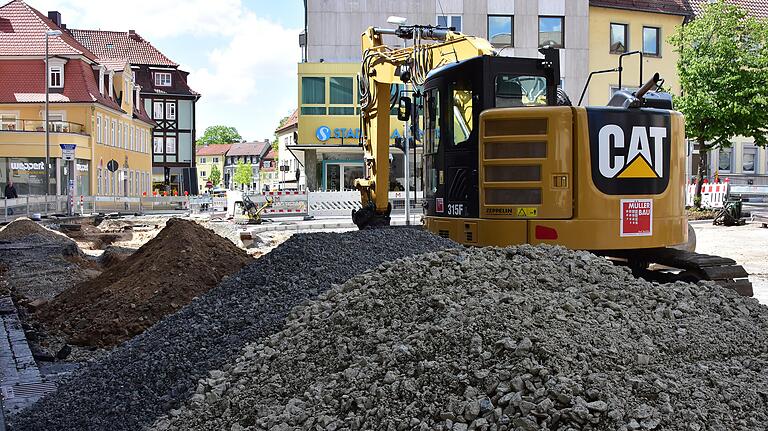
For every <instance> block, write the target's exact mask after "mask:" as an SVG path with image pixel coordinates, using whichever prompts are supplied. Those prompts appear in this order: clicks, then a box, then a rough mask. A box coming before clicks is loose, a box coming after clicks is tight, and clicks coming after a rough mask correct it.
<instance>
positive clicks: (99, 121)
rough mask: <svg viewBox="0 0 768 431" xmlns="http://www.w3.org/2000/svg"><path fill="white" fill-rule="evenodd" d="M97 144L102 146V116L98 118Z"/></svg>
mask: <svg viewBox="0 0 768 431" xmlns="http://www.w3.org/2000/svg"><path fill="white" fill-rule="evenodd" d="M96 143H98V144H101V115H98V116H96Z"/></svg>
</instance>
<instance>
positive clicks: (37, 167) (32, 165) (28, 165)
mask: <svg viewBox="0 0 768 431" xmlns="http://www.w3.org/2000/svg"><path fill="white" fill-rule="evenodd" d="M11 169H13V170H15V171H44V170H45V163H44V162H11Z"/></svg>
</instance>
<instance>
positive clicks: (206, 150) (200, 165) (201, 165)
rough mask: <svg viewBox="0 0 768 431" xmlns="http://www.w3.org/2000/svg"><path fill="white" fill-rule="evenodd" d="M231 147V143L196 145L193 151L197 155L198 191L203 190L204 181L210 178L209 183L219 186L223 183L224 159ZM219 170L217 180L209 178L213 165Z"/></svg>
mask: <svg viewBox="0 0 768 431" xmlns="http://www.w3.org/2000/svg"><path fill="white" fill-rule="evenodd" d="M231 147H232V145H231V144H218V145H206V146H204V147H198V148H197V150H196V151H195V155H196V157H197V160H196V162H197V175H198V179H197V187H198V189H199V192H200V193H203V192H205V191H206V190H207V189H206V183H207V182H208V181H209V180H210V181H211V183H212V184H211V185H212V186H213V187H211V188H215V187H220V186H222V185H223V184H224V182H223V181H224V160H225V159H226V155H227V151H229V149H230V148H231ZM214 166H215V167H216V169H218V170H219V180H218V181H215V182H214V181H212V180H211V172H213V167H214Z"/></svg>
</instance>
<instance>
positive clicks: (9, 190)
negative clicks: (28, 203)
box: [5, 181, 19, 199]
mask: <svg viewBox="0 0 768 431" xmlns="http://www.w3.org/2000/svg"><path fill="white" fill-rule="evenodd" d="M18 197H19V194H18V193H17V192H16V186H14V185H13V181H8V184H6V185H5V198H6V199H16V198H18Z"/></svg>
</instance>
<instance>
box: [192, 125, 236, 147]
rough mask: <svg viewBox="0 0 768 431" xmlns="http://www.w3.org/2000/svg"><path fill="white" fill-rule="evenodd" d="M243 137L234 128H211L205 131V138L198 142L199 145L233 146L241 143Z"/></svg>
mask: <svg viewBox="0 0 768 431" xmlns="http://www.w3.org/2000/svg"><path fill="white" fill-rule="evenodd" d="M242 140H243V137H242V136H240V133H238V132H237V129H235V128H234V127H228V126H210V127H208V128H206V129H205V132H203V136H202V137H201V138H200V139H198V140H197V145H213V144H232V143H235V142H240V141H242Z"/></svg>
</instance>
